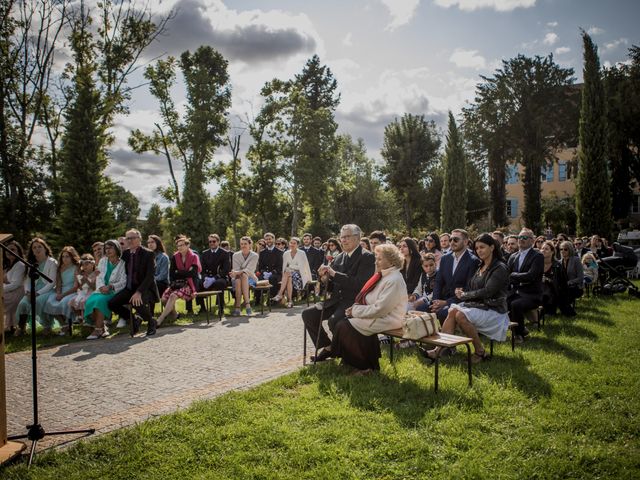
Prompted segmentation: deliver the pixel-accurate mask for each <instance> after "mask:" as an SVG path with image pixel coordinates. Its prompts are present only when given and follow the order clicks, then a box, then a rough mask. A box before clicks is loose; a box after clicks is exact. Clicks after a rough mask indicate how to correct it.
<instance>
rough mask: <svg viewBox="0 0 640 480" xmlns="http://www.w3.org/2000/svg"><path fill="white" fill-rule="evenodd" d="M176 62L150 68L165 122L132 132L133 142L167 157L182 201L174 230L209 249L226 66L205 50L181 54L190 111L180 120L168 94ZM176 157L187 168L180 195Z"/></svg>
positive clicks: (226, 101)
mask: <svg viewBox="0 0 640 480" xmlns="http://www.w3.org/2000/svg"><path fill="white" fill-rule="evenodd" d="M176 64H177V62H176V60H175V59H174V58H172V57H169V58H168V59H167V60H160V61H158V62H156V64H155V65H151V66H149V67H148V68H147V69H146V71H145V78H147V80H149V82H150V91H151V94H152V95H153V96H154V97H156V99H157V100H158V102H159V104H160V117H161V119H162V123H159V122H157V123H156V124H155V129H154V131H153V133H152V134H151V135H146V134H144V133H142V132H141V131H140V130H136V131H134V132H133V133H132V135H131V136H130V138H129V143H130V145H131V146H132V147H133V149H134V150H135V151H136V152H138V153H142V152H145V151H153V152H154V153H156V154H158V153H161V152H162V153H164V155H165V157H166V158H167V160H168V162H169V169H170V173H171V176H172V179H173V182H174V188H175V190H174V191H173V194H174V195H175V196H174V197H173V198H174V199H175V200H179V201H180V203H179V206H178V215H177V217H176V223H177V224H176V229H177V231H178V232H179V233H185V234H187V235H189V236H190V237H191V239H192V242H194V244H195V245H205V244H206V239H207V236H208V235H209V233H211V229H212V218H211V215H212V212H211V202H210V198H209V195H208V194H207V192H206V190H205V186H206V185H207V183H208V182H209V181H210V180H211V179H212V178H213V176H214V173H215V170H214V169H213V168H212V167H213V166H214V163H213V154H214V151H215V150H216V148H218V147H220V146H221V145H224V143H225V134H226V132H227V129H228V127H229V125H228V120H227V117H226V115H227V110H228V109H229V107H230V106H231V87H230V85H229V74H228V73H227V66H228V62H227V60H226V59H225V58H224V57H223V56H222V55H221V54H220V53H219V52H217V51H216V50H214V49H213V48H211V47H206V46H201V47H199V48H198V49H197V50H196V51H195V52H194V53H190V52H188V51H187V52H184V53H183V54H182V55H181V57H180V63H179V64H180V69H181V71H182V75H183V77H184V82H185V86H186V90H187V109H186V114H185V116H184V118H182V119H181V118H180V115H179V113H178V111H177V109H176V108H175V105H174V103H173V101H172V99H171V96H170V91H171V87H172V86H173V85H174V83H175V78H176V77H175V68H176ZM174 156H177V157H178V158H179V160H180V161H181V162H182V164H183V167H184V186H183V189H182V197H180V195H179V193H178V185H177V182H176V181H175V176H174V174H173V166H172V165H173V158H174Z"/></svg>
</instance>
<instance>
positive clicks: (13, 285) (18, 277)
mask: <svg viewBox="0 0 640 480" xmlns="http://www.w3.org/2000/svg"><path fill="white" fill-rule="evenodd" d="M24 276H25V268H24V263H22V262H18V261H16V263H14V264H13V266H12V267H11V268H10V269H9V270H8V271H7V272H6V273H5V276H4V278H5V280H7V281H8V282H9V283H5V284H4V293H9V292H13V291H14V290H17V289H19V288H20V287H24V279H25V278H24Z"/></svg>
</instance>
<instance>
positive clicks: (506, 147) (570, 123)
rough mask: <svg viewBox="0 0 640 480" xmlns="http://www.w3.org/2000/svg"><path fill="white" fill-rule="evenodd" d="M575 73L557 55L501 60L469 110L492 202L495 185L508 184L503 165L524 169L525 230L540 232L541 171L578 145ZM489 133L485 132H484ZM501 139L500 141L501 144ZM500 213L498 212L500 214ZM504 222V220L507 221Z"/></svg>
mask: <svg viewBox="0 0 640 480" xmlns="http://www.w3.org/2000/svg"><path fill="white" fill-rule="evenodd" d="M572 76H573V70H572V69H567V68H562V67H560V66H558V65H557V64H556V63H555V62H554V61H553V55H549V56H547V57H540V56H536V57H534V58H529V57H526V56H524V55H518V56H517V57H515V58H512V59H510V60H503V62H502V68H500V69H498V70H496V73H495V75H494V76H493V77H482V79H483V80H484V83H483V84H482V85H479V86H478V89H477V96H476V104H475V106H473V107H471V108H469V109H467V120H468V125H467V128H466V130H467V131H469V132H470V134H471V135H472V136H473V137H476V139H475V143H476V145H477V146H478V147H479V150H480V151H481V152H483V153H484V154H485V155H486V158H487V160H488V164H489V183H490V189H491V193H492V199H493V201H494V202H495V201H500V202H502V201H503V198H500V197H501V195H502V192H501V191H500V192H499V193H500V197H498V198H493V193H494V188H495V189H498V188H500V187H497V183H501V184H504V180H505V178H504V168H505V165H506V163H505V162H504V161H505V160H509V157H511V159H515V160H516V161H517V162H519V163H521V164H522V165H523V166H524V176H523V187H524V197H525V207H524V212H523V218H524V222H525V224H526V225H527V226H528V227H530V228H532V229H534V230H539V229H540V226H541V225H540V218H541V206H540V205H541V204H540V197H541V195H540V188H541V169H542V167H543V166H546V165H550V164H551V163H552V162H553V161H554V160H555V154H556V152H557V150H558V149H560V148H564V147H566V146H568V145H575V144H576V143H577V137H576V135H575V128H574V125H576V124H577V112H578V110H577V104H576V101H575V96H574V95H572V93H573V92H575V89H573V90H572V89H571V87H570V86H571V85H572V83H573V77H572ZM485 127H487V128H486V129H485V131H484V132H482V130H483V128H485ZM499 137H502V138H499ZM503 205H504V203H500V205H499V206H496V208H495V209H494V223H496V224H500V223H502V222H497V221H496V220H497V219H498V218H499V217H501V218H500V219H501V220H502V219H503V216H502V214H501V213H500V212H501V211H502V208H503ZM498 209H500V211H497V210H498ZM504 220H506V218H504Z"/></svg>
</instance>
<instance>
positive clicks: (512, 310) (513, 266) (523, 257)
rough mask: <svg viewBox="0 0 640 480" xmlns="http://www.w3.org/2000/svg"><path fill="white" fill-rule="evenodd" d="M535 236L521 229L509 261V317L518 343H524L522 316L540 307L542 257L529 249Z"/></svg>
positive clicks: (525, 330)
mask: <svg viewBox="0 0 640 480" xmlns="http://www.w3.org/2000/svg"><path fill="white" fill-rule="evenodd" d="M534 242H535V235H534V234H533V231H531V230H529V229H528V228H523V229H522V230H521V231H520V234H519V235H518V248H519V250H518V252H516V253H514V254H512V255H511V256H510V257H509V261H508V262H507V266H508V267H509V272H510V274H509V282H510V285H509V293H508V295H507V302H508V304H509V316H510V317H511V321H512V322H517V323H518V327H517V329H516V331H515V332H514V334H515V335H516V337H515V340H516V342H518V343H521V342H523V341H524V338H525V337H526V336H527V335H528V334H529V332H528V331H527V329H526V328H525V326H524V316H525V313H526V312H527V311H529V310H533V309H534V308H537V307H538V306H539V305H542V274H543V273H544V256H543V255H542V253H540V252H538V251H537V250H535V249H534V248H533V244H534Z"/></svg>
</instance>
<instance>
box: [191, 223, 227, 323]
mask: <svg viewBox="0 0 640 480" xmlns="http://www.w3.org/2000/svg"><path fill="white" fill-rule="evenodd" d="M200 263H201V264H202V274H201V275H202V279H201V280H202V290H203V291H214V290H222V291H224V289H225V288H227V286H228V285H229V281H228V279H229V272H230V271H231V262H230V261H229V253H228V252H227V251H226V250H223V249H222V248H221V247H220V236H219V235H218V234H217V233H212V234H211V235H209V248H208V249H207V250H205V251H204V252H202V255H200ZM218 298H221V301H220V305H219V307H220V308H221V309H224V295H220V297H218ZM196 302H197V303H198V305H199V306H200V311H201V312H204V311H205V308H206V307H205V305H204V298H198V299H197V300H196Z"/></svg>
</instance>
